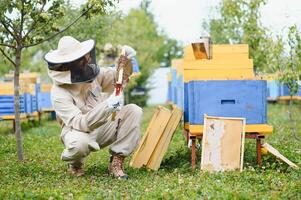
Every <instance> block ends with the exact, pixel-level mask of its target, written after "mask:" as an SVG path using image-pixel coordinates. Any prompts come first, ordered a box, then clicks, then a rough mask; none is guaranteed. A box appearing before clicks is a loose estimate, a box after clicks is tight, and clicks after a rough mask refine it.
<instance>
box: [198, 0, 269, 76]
mask: <svg viewBox="0 0 301 200" xmlns="http://www.w3.org/2000/svg"><path fill="white" fill-rule="evenodd" d="M265 4H266V0H224V1H222V3H221V4H220V6H219V7H218V12H219V13H220V17H218V18H216V19H211V20H210V21H209V23H204V24H203V27H204V28H205V29H207V30H208V32H209V33H210V35H211V37H212V40H213V42H214V43H217V44H221V43H223V44H227V43H230V44H237V43H246V44H249V48H250V55H251V58H253V59H254V68H255V70H256V71H264V70H265V69H266V68H267V65H268V62H269V61H268V59H267V55H268V54H269V52H268V50H269V49H266V48H264V47H265V46H267V43H268V44H269V36H268V35H267V33H266V32H267V30H266V29H265V28H264V27H263V26H262V24H261V23H260V17H261V16H260V8H261V7H262V6H263V5H265Z"/></svg>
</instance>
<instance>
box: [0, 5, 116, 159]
mask: <svg viewBox="0 0 301 200" xmlns="http://www.w3.org/2000/svg"><path fill="white" fill-rule="evenodd" d="M113 2H114V0H89V1H88V2H87V3H86V4H85V5H84V6H83V7H82V11H81V13H80V15H79V16H77V17H76V18H74V19H73V20H72V21H71V22H69V23H68V24H66V25H65V26H63V27H60V26H59V25H58V21H59V20H60V18H61V17H62V16H64V11H65V10H64V3H65V2H64V0H1V2H0V52H1V54H2V55H3V56H4V57H5V58H6V59H7V60H8V61H9V62H10V63H11V65H12V66H13V67H14V99H15V101H14V106H15V127H16V128H15V135H16V140H17V152H18V158H19V160H23V147H22V146H23V141H22V135H21V128H20V112H19V111H20V96H19V72H20V65H21V61H22V60H21V58H22V51H23V50H24V49H25V48H29V47H33V46H36V45H39V44H41V43H43V42H45V41H49V40H51V39H52V38H54V37H55V36H57V35H58V34H60V33H62V32H64V31H65V30H67V29H68V28H69V27H71V26H72V25H74V24H75V23H76V22H77V21H78V20H79V19H80V18H82V17H83V16H86V17H87V18H89V17H90V15H91V14H95V13H104V12H105V11H106V9H107V7H108V6H112V5H113Z"/></svg>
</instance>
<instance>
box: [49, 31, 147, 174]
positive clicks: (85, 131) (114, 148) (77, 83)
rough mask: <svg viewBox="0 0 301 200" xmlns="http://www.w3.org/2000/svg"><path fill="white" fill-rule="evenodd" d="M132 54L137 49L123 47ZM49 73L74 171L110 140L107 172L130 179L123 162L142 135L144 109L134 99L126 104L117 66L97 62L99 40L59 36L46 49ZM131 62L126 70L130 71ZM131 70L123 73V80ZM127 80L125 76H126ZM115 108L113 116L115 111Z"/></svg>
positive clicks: (65, 158) (65, 154)
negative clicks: (118, 87) (54, 45)
mask: <svg viewBox="0 0 301 200" xmlns="http://www.w3.org/2000/svg"><path fill="white" fill-rule="evenodd" d="M123 48H124V50H125V53H126V55H127V57H128V59H131V58H133V57H134V56H135V54H136V52H135V50H133V49H132V48H131V47H129V46H124V47H123ZM44 59H45V60H46V61H47V63H48V74H49V76H50V77H51V78H52V80H53V83H54V84H53V87H52V89H51V100H52V104H53V107H54V110H55V112H56V115H57V119H58V121H59V123H60V125H61V127H62V132H61V140H62V142H63V143H64V145H65V149H64V151H63V152H62V155H61V159H62V160H63V161H66V162H68V163H69V166H70V171H71V173H72V174H74V175H76V176H82V175H84V170H83V163H84V160H85V158H86V157H87V156H88V155H89V153H90V152H91V151H98V150H100V149H101V148H104V147H106V146H109V145H110V147H109V152H110V154H111V157H110V164H109V167H108V170H109V172H110V173H111V174H112V175H114V176H115V177H117V178H122V179H126V178H127V177H128V176H127V174H126V173H125V172H124V170H123V163H124V159H125V157H127V156H128V155H129V154H130V153H131V152H132V151H133V150H134V149H135V147H136V146H137V144H138V142H139V138H140V122H141V117H142V109H141V108H140V107H138V106H137V105H135V104H129V105H125V106H122V105H121V103H120V102H121V97H120V96H115V94H114V85H115V82H116V79H117V73H118V71H119V69H117V70H115V69H112V68H111V69H110V68H101V67H99V66H98V65H96V64H95V62H96V61H95V41H94V40H86V41H84V42H79V41H77V40H76V39H74V38H73V37H71V36H64V37H62V38H61V39H60V41H59V43H58V47H57V49H56V50H53V51H50V52H48V53H47V54H46V55H45V57H44ZM129 68H131V66H130V65H127V66H125V69H124V71H125V72H126V71H131V69H129ZM129 75H130V74H128V73H125V76H124V80H128V77H129ZM125 82H126V81H125ZM115 111H118V112H117V115H116V119H115V120H114V121H113V120H112V118H111V116H112V112H115Z"/></svg>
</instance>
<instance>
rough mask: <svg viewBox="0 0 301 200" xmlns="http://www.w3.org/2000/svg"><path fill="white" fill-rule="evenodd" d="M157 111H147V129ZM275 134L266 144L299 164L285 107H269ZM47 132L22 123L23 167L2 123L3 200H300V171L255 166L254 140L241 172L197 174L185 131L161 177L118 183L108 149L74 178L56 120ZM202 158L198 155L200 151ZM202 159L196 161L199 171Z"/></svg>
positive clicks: (266, 161)
mask: <svg viewBox="0 0 301 200" xmlns="http://www.w3.org/2000/svg"><path fill="white" fill-rule="evenodd" d="M153 109H154V108H153V107H148V108H145V109H144V120H143V130H145V128H146V126H147V122H148V121H149V119H150V117H151V114H152V112H153ZM268 110H269V112H268V117H269V123H270V124H272V125H273V126H274V129H275V131H274V133H273V134H272V135H271V136H269V137H267V139H266V140H265V141H267V142H269V143H270V144H271V145H273V146H274V147H275V148H277V149H278V150H279V151H280V152H281V153H283V154H284V155H285V156H287V157H288V158H289V159H290V160H292V161H293V162H295V163H296V164H298V165H299V166H301V148H300V146H301V141H297V140H296V139H294V137H293V135H292V133H291V132H290V129H289V127H290V124H292V123H291V122H289V120H288V117H287V106H286V105H269V109H268ZM294 116H295V119H297V136H298V137H299V138H301V133H300V131H301V118H300V116H301V109H300V108H298V106H297V105H294ZM42 123H43V124H42V126H38V125H32V124H28V123H23V125H22V128H23V134H24V154H25V158H26V159H25V162H23V163H21V162H18V161H17V155H16V150H15V149H16V144H15V137H14V135H13V134H10V132H11V131H12V130H11V127H10V126H11V124H8V123H6V122H0V199H207V198H209V199H301V183H300V182H301V170H300V169H299V170H294V169H291V168H289V167H288V166H287V165H286V164H284V163H282V162H280V161H278V160H276V159H275V158H274V157H273V156H271V155H265V156H264V158H263V166H262V167H257V166H256V163H255V161H256V154H255V141H254V140H247V141H246V146H245V148H246V150H245V160H244V163H245V165H244V166H245V169H244V171H243V172H242V173H239V172H226V173H213V174H209V173H204V172H201V171H200V169H199V167H198V168H197V169H196V170H195V171H194V172H193V171H192V170H191V166H190V150H189V149H188V148H187V147H186V146H185V142H184V138H183V136H182V134H181V128H182V127H179V129H178V130H177V132H176V133H175V136H174V138H173V140H172V142H171V144H170V146H169V149H168V152H167V154H166V155H165V156H164V160H163V163H162V165H161V168H160V170H159V171H150V170H147V169H132V168H129V167H128V161H129V159H128V160H127V164H126V168H127V172H128V174H129V175H130V179H129V180H127V181H122V180H115V179H113V178H112V177H111V176H109V175H108V174H107V165H108V162H109V154H108V150H107V149H104V150H101V151H99V152H96V153H91V154H90V156H89V157H88V159H87V161H86V165H85V170H86V176H84V177H81V178H76V177H72V176H71V175H69V174H68V172H67V165H66V163H64V162H62V161H61V160H60V154H61V152H62V150H63V144H62V143H61V141H60V138H59V133H60V128H59V126H58V125H57V123H56V122H55V121H47V120H46V119H44V120H43V122H42ZM198 153H199V152H198ZM199 163H200V156H199V155H198V165H199Z"/></svg>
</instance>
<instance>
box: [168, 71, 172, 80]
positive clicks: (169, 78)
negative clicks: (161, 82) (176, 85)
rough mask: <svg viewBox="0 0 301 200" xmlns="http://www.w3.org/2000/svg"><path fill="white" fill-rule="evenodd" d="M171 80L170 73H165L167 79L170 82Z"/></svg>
mask: <svg viewBox="0 0 301 200" xmlns="http://www.w3.org/2000/svg"><path fill="white" fill-rule="evenodd" d="M171 80H172V77H171V73H168V74H167V81H169V82H170V81H171Z"/></svg>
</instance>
